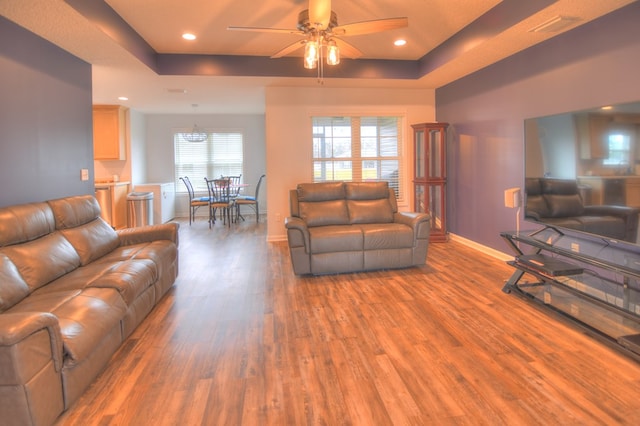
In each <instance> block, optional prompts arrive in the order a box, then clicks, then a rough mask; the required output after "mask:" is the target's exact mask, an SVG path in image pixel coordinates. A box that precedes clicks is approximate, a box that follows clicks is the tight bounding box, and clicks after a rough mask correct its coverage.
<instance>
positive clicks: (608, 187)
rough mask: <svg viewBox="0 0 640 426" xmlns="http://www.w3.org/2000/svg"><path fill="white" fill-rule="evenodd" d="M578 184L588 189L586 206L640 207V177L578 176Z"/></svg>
mask: <svg viewBox="0 0 640 426" xmlns="http://www.w3.org/2000/svg"><path fill="white" fill-rule="evenodd" d="M577 181H578V184H580V185H584V186H586V187H588V192H589V196H588V197H586V198H587V199H586V200H585V204H586V205H589V204H596V205H603V204H604V205H607V204H609V205H611V204H612V205H626V206H633V207H638V206H640V176H638V175H619V176H618V175H607V176H578V178H577Z"/></svg>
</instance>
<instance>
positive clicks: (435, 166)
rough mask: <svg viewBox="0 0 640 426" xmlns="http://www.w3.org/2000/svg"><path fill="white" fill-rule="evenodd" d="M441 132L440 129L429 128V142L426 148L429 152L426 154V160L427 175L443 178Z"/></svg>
mask: <svg viewBox="0 0 640 426" xmlns="http://www.w3.org/2000/svg"><path fill="white" fill-rule="evenodd" d="M442 133H443V130H441V129H431V130H429V144H428V150H429V153H428V155H427V160H428V162H429V164H428V169H429V177H430V178H443V177H444V163H443V161H442V160H443V158H444V152H443V149H444V146H443V143H442Z"/></svg>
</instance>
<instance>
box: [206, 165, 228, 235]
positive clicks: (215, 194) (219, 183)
mask: <svg viewBox="0 0 640 426" xmlns="http://www.w3.org/2000/svg"><path fill="white" fill-rule="evenodd" d="M204 180H205V181H206V182H207V188H208V189H209V228H211V225H212V224H215V221H216V212H217V211H219V213H220V215H221V216H222V220H223V222H222V223H224V224H228V226H231V210H233V206H234V203H235V200H234V199H233V198H232V197H231V196H230V189H231V185H230V182H229V179H225V178H219V179H207V178H206V177H205V178H204Z"/></svg>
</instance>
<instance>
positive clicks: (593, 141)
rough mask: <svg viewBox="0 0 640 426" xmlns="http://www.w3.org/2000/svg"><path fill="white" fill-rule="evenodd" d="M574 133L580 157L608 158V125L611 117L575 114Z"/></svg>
mask: <svg viewBox="0 0 640 426" xmlns="http://www.w3.org/2000/svg"><path fill="white" fill-rule="evenodd" d="M575 124H576V133H577V137H578V146H579V147H580V158H581V159H583V160H589V159H599V158H609V127H610V125H611V117H609V116H606V115H599V114H576V115H575Z"/></svg>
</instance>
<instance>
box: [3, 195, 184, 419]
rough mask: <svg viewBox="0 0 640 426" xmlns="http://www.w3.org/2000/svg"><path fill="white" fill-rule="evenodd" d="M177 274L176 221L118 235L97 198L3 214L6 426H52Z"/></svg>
mask: <svg viewBox="0 0 640 426" xmlns="http://www.w3.org/2000/svg"><path fill="white" fill-rule="evenodd" d="M177 274H178V224H176V223H168V224H163V225H152V226H146V227H139V228H130V229H123V230H119V231H114V230H113V229H112V228H111V227H110V226H109V225H108V224H107V223H106V222H105V221H104V220H102V219H101V218H100V207H99V205H98V203H97V201H96V199H95V198H94V197H93V196H89V195H87V196H74V197H68V198H62V199H56V200H51V201H47V202H39V203H30V204H23V205H16V206H10V207H4V208H0V419H1V420H0V422H2V424H4V425H9V424H15V425H48V424H52V423H53V422H54V421H55V420H56V418H57V417H58V416H59V415H60V414H61V413H62V412H63V411H64V410H66V409H67V408H68V407H69V406H71V404H73V402H74V401H76V400H77V399H78V397H79V396H80V395H82V393H83V391H84V390H85V389H86V388H87V387H88V386H89V385H90V384H91V382H92V381H93V380H94V379H95V378H96V376H97V375H98V374H99V373H100V372H101V371H102V370H103V369H104V367H105V366H106V365H107V363H108V361H109V359H110V358H111V356H112V355H113V354H114V352H115V351H116V350H117V349H118V347H119V346H120V345H121V343H122V342H123V341H124V340H125V339H126V338H127V336H129V335H130V334H131V333H132V332H133V330H134V329H135V328H136V327H137V326H138V324H140V322H141V321H142V320H143V319H144V318H145V316H146V315H147V314H148V313H149V312H151V310H152V309H153V307H154V306H155V305H156V304H157V303H158V301H159V300H160V299H161V298H162V296H163V295H164V294H165V293H166V292H167V291H168V290H169V289H170V288H171V287H172V286H173V284H174V282H175V279H176V277H177Z"/></svg>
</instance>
